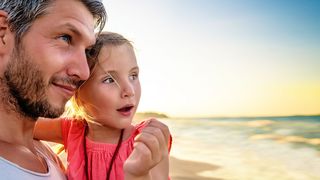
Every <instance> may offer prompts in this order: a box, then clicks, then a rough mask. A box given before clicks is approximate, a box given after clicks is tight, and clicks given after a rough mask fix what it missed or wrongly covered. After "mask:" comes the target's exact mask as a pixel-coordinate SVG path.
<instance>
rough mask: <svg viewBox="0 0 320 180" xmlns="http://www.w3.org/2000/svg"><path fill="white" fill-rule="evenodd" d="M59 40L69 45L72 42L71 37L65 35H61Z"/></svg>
mask: <svg viewBox="0 0 320 180" xmlns="http://www.w3.org/2000/svg"><path fill="white" fill-rule="evenodd" d="M59 38H60V39H61V40H63V41H65V42H67V43H68V44H70V43H71V40H72V38H71V36H70V35H67V34H64V35H61V36H60V37H59Z"/></svg>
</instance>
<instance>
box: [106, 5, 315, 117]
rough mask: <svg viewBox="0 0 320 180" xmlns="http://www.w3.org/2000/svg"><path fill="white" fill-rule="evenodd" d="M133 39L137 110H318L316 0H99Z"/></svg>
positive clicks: (113, 27)
mask: <svg viewBox="0 0 320 180" xmlns="http://www.w3.org/2000/svg"><path fill="white" fill-rule="evenodd" d="M103 2H104V4H105V6H106V9H107V12H108V17H109V18H108V23H107V26H106V30H109V31H115V32H118V33H121V34H123V35H125V36H126V37H128V38H129V39H131V40H132V41H133V42H134V46H135V48H136V54H137V57H138V63H139V65H140V68H141V76H140V77H141V83H142V90H143V92H142V99H141V104H140V108H139V111H159V112H164V113H168V114H169V115H171V116H255V115H292V114H319V113H320V1H318V0H223V1H222V0H136V1H133V0H104V1H103Z"/></svg>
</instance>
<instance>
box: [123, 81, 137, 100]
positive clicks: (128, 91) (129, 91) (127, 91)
mask: <svg viewBox="0 0 320 180" xmlns="http://www.w3.org/2000/svg"><path fill="white" fill-rule="evenodd" d="M121 96H122V97H123V98H129V97H133V96H134V88H133V86H132V85H131V84H127V85H126V86H125V87H123V89H122V95H121Z"/></svg>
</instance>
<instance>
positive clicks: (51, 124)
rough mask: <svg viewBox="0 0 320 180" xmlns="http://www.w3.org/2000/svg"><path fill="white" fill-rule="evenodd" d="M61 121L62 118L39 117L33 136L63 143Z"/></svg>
mask: <svg viewBox="0 0 320 180" xmlns="http://www.w3.org/2000/svg"><path fill="white" fill-rule="evenodd" d="M61 121H62V119H60V118H56V119H49V118H41V117H40V118H38V120H37V122H36V125H35V128H34V132H33V138H34V139H39V140H44V141H51V142H56V143H60V144H62V141H63V140H62V130H61Z"/></svg>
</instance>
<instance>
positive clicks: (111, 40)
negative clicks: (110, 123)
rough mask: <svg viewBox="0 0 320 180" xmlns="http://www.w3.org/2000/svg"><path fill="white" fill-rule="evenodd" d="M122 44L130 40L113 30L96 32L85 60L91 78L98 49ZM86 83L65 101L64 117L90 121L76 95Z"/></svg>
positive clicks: (129, 43) (98, 52)
mask: <svg viewBox="0 0 320 180" xmlns="http://www.w3.org/2000/svg"><path fill="white" fill-rule="evenodd" d="M123 44H127V45H129V46H130V47H133V46H132V43H131V41H129V40H128V39H126V38H124V37H123V36H122V35H120V34H118V33H114V32H102V33H100V34H98V36H97V40H96V43H95V45H93V47H92V48H90V50H89V51H88V52H87V60H88V65H89V69H90V77H89V79H90V78H91V76H92V74H93V72H94V71H95V69H96V67H97V66H99V59H98V56H99V54H100V51H101V49H102V48H103V47H105V46H109V47H110V46H111V47H112V46H121V45H123ZM84 83H86V82H85V81H83V82H82V83H81V85H80V86H79V88H78V90H77V91H76V93H75V94H74V95H73V96H72V97H71V99H70V100H69V101H68V102H67V104H66V107H65V112H64V114H63V116H64V117H72V118H75V119H79V120H88V121H92V120H93V117H92V116H90V115H89V114H88V113H87V112H86V109H85V107H83V105H82V103H81V99H80V98H79V97H78V94H79V91H80V89H81V86H82V85H83V84H84Z"/></svg>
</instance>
